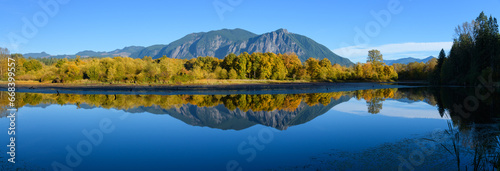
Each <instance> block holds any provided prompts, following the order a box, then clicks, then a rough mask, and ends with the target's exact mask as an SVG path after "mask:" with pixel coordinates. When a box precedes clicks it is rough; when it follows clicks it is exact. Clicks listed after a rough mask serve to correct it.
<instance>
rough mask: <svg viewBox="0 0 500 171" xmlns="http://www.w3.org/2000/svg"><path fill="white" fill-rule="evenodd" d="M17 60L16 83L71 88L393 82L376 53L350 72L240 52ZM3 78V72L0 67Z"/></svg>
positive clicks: (15, 56) (292, 57)
mask: <svg viewBox="0 0 500 171" xmlns="http://www.w3.org/2000/svg"><path fill="white" fill-rule="evenodd" d="M1 51H2V54H3V55H2V59H1V62H2V63H3V64H2V66H7V65H6V64H5V63H6V62H7V60H6V58H7V57H9V56H8V50H7V49H2V50H1ZM10 57H11V58H13V59H15V61H16V79H17V80H26V81H39V82H52V83H71V82H82V81H85V82H101V83H148V84H151V83H158V84H177V83H183V82H189V81H193V80H203V79H258V80H307V81H346V80H373V81H391V80H396V79H397V78H398V77H397V73H396V71H395V70H394V68H393V67H392V66H387V65H385V64H384V63H383V58H382V54H380V52H379V51H377V50H372V51H370V53H369V57H368V60H367V63H363V64H361V63H358V64H356V65H354V66H353V67H344V66H341V65H339V64H335V65H332V64H331V62H330V61H329V60H328V59H326V58H325V59H322V60H318V59H315V58H309V59H308V60H307V61H305V62H304V63H302V62H301V61H300V60H299V58H298V56H297V55H296V54H294V53H290V54H274V53H252V54H248V53H241V54H239V55H235V54H229V55H228V56H226V57H225V58H224V59H218V58H215V57H209V56H207V57H198V58H194V59H190V60H185V59H173V58H168V57H166V56H164V57H162V58H159V59H152V58H151V57H148V56H146V57H144V58H142V59H134V58H129V57H114V58H109V57H106V58H80V57H79V56H77V57H76V59H54V58H42V59H33V58H27V59H26V58H24V57H23V56H22V55H21V54H11V55H10ZM0 70H1V72H2V73H1V76H2V79H5V78H6V68H1V69H0Z"/></svg>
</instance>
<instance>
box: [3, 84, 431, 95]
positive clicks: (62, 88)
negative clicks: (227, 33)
mask: <svg viewBox="0 0 500 171" xmlns="http://www.w3.org/2000/svg"><path fill="white" fill-rule="evenodd" d="M426 86H428V85H427V84H424V83H422V82H346V83H328V82H307V83H306V82H300V83H251V84H221V85H119V84H112V85H104V84H103V85H76V84H73V85H71V84H36V83H35V84H33V83H27V84H26V83H24V84H23V83H18V84H16V92H20V93H63V94H157V95H179V94H189V95H190V94H300V93H329V92H339V91H355V90H366V89H384V88H411V87H426ZM0 87H1V88H2V90H3V91H4V90H6V89H7V84H6V83H5V84H4V83H0Z"/></svg>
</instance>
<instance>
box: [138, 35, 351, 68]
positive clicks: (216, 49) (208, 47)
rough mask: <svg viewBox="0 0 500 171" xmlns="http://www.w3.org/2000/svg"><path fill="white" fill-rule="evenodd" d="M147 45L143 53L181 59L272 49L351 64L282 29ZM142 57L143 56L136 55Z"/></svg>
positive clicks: (155, 56) (182, 39)
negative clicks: (154, 48) (150, 47)
mask: <svg viewBox="0 0 500 171" xmlns="http://www.w3.org/2000/svg"><path fill="white" fill-rule="evenodd" d="M147 51H148V49H147V48H146V49H145V50H144V52H141V53H140V55H144V56H152V57H153V58H161V57H162V56H164V55H165V56H167V57H171V58H178V59H191V58H196V57H199V56H214V57H217V58H220V59H222V58H224V57H225V56H227V55H229V54H230V53H234V54H236V55H238V54H240V53H243V52H248V53H250V54H251V53H254V52H262V53H265V52H273V53H291V52H293V53H295V54H297V56H299V59H300V60H301V61H305V60H307V58H309V57H313V58H317V59H323V58H327V59H329V60H330V61H331V62H332V63H338V64H341V65H352V64H353V63H352V62H351V61H349V60H348V59H347V58H342V57H340V56H338V55H337V54H335V53H333V52H332V51H330V50H329V49H328V48H326V47H325V46H323V45H321V44H319V43H317V42H315V41H314V40H312V39H310V38H307V37H305V36H302V35H298V34H294V33H290V32H288V31H287V30H286V29H279V30H276V31H273V32H269V33H265V34H262V35H255V34H253V33H251V32H248V31H245V30H242V29H234V30H228V29H224V30H217V31H211V32H207V33H204V32H202V33H193V34H189V35H187V36H185V37H183V38H181V39H179V40H177V41H174V42H172V43H171V44H169V45H167V46H165V47H163V48H162V49H161V50H160V51H159V52H157V53H148V52H147ZM136 57H139V58H140V57H141V56H136Z"/></svg>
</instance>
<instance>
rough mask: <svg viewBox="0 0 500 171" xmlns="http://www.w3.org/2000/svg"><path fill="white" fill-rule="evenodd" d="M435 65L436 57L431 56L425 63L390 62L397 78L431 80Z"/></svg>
mask: <svg viewBox="0 0 500 171" xmlns="http://www.w3.org/2000/svg"><path fill="white" fill-rule="evenodd" d="M436 65H437V59H435V58H433V59H431V60H429V61H427V62H426V63H423V62H411V63H408V64H399V63H395V64H392V66H393V67H394V69H395V70H396V72H397V73H398V78H399V80H431V79H432V77H433V76H434V75H433V73H434V70H435V68H436Z"/></svg>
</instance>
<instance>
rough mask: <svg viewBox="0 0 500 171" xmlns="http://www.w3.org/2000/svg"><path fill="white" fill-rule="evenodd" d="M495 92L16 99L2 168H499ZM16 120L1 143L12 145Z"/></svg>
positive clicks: (0, 122)
mask: <svg viewBox="0 0 500 171" xmlns="http://www.w3.org/2000/svg"><path fill="white" fill-rule="evenodd" d="M488 93H489V92H485V91H480V95H481V97H478V96H477V94H476V93H475V89H473V88H470V89H464V88H443V89H438V88H401V89H377V90H358V91H346V92H332V93H315V94H258V95H245V94H234V95H120V94H117V95H110V94H108V95H100V94H42V93H18V94H17V102H16V103H17V106H19V109H18V113H17V120H16V161H17V163H16V165H15V166H12V165H11V164H10V163H7V162H6V160H7V158H6V157H7V156H6V151H7V150H8V148H7V147H6V146H3V147H1V148H0V152H2V153H1V154H2V155H3V157H4V158H1V159H0V160H2V161H0V164H1V167H2V168H3V169H12V168H15V167H22V168H25V169H29V170H42V169H45V170H54V168H70V169H74V170H239V169H241V170H360V169H363V170H397V169H399V168H400V169H403V170H408V169H415V170H428V169H437V170H456V169H457V168H458V167H460V169H463V170H464V169H468V170H472V169H474V168H477V169H480V170H493V168H495V167H497V166H498V164H499V163H500V162H499V161H500V158H499V157H498V156H500V146H499V139H498V135H500V129H499V124H498V123H499V122H498V119H497V117H498V116H499V114H500V113H499V112H498V111H499V110H498V109H499V108H500V107H499V106H500V105H499V104H500V99H499V98H500V96H499V95H498V94H496V93H491V94H490V96H488V97H486V95H488ZM1 96H3V97H5V96H6V94H5V92H3V93H2V94H1ZM5 99H6V98H2V100H4V101H2V102H1V103H0V104H1V105H2V106H6V105H7V101H5ZM6 116H7V114H6V112H4V113H3V115H2V117H1V118H0V127H1V128H2V130H4V133H0V142H1V144H8V143H9V137H10V136H9V135H8V134H7V129H8V128H9V123H10V121H9V118H7V117H6Z"/></svg>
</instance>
